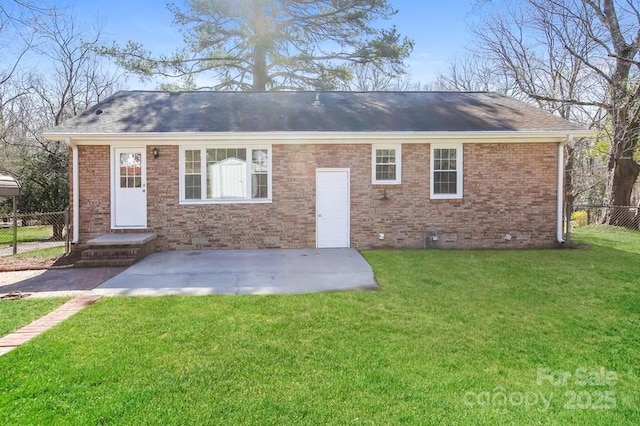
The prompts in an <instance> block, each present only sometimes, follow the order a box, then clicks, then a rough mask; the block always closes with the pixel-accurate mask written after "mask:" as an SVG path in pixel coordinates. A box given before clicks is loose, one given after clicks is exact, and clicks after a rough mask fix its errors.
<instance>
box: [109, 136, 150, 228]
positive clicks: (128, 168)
mask: <svg viewBox="0 0 640 426" xmlns="http://www.w3.org/2000/svg"><path fill="white" fill-rule="evenodd" d="M146 169H147V165H146V158H145V149H144V148H116V149H115V150H114V156H113V176H114V181H113V186H114V189H113V197H112V200H111V202H112V210H111V211H112V214H113V220H112V225H113V227H114V228H146V227H147V178H146Z"/></svg>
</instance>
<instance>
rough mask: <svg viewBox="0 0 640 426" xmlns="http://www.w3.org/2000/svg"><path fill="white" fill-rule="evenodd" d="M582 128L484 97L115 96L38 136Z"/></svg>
mask: <svg viewBox="0 0 640 426" xmlns="http://www.w3.org/2000/svg"><path fill="white" fill-rule="evenodd" d="M584 130H585V128H584V127H582V126H580V125H577V124H574V123H571V122H569V121H566V120H564V119H562V118H559V117H556V116H554V115H552V114H549V113H547V112H545V111H543V110H541V109H539V108H536V107H533V106H531V105H528V104H526V103H524V102H521V101H517V100H515V99H512V98H509V97H506V96H503V95H500V94H497V93H486V92H462V93H461V92H151V91H122V92H118V93H116V94H115V95H113V96H111V97H110V98H108V99H106V100H105V101H103V102H101V103H99V104H98V105H96V106H94V107H93V108H91V109H89V110H87V111H85V112H84V113H82V114H81V115H79V116H77V117H74V118H72V119H70V120H67V121H65V122H64V123H62V124H61V125H59V126H57V127H55V128H53V129H51V130H50V131H49V132H47V133H46V135H47V137H50V138H55V137H56V136H66V135H81V134H92V135H96V134H103V135H109V134H123V133H126V134H132V133H180V132H197V133H215V132H320V131H323V132H496V131H497V132H500V131H510V132H518V131H522V132H547V131H549V132H551V131H556V132H557V131H562V132H564V131H566V132H568V133H570V132H572V131H584Z"/></svg>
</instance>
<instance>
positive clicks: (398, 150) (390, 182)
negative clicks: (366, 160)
mask: <svg viewBox="0 0 640 426" xmlns="http://www.w3.org/2000/svg"><path fill="white" fill-rule="evenodd" d="M379 149H393V150H395V151H396V178H395V179H377V176H376V151H377V150H379ZM371 183H372V184H373V185H399V184H401V183H402V144H373V145H371Z"/></svg>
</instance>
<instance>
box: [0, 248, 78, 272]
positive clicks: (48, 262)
mask: <svg viewBox="0 0 640 426" xmlns="http://www.w3.org/2000/svg"><path fill="white" fill-rule="evenodd" d="M78 260H80V253H79V252H72V253H70V254H68V255H64V256H60V257H58V258H49V259H47V258H44V259H42V258H35V257H26V258H14V257H0V272H13V271H31V270H35V269H63V268H72V267H73V266H74V265H75V263H76V262H77V261H78Z"/></svg>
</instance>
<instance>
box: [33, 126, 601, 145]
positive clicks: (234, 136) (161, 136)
mask: <svg viewBox="0 0 640 426" xmlns="http://www.w3.org/2000/svg"><path fill="white" fill-rule="evenodd" d="M571 132H572V135H573V136H574V137H590V136H592V135H593V132H592V131H587V130H580V129H575V130H571ZM44 136H45V137H46V138H48V139H54V140H60V139H64V138H75V139H76V140H77V139H81V140H82V145H90V144H104V143H108V144H113V143H114V142H123V141H124V142H125V143H126V142H131V143H140V142H147V143H153V144H157V145H179V144H180V143H183V141H188V142H192V141H193V142H201V141H206V142H208V143H211V142H215V141H221V142H225V141H235V142H237V141H243V142H247V143H255V144H264V143H265V141H274V143H277V144H279V145H280V144H282V145H286V144H301V143H302V144H304V143H314V144H336V143H352V144H370V143H372V142H378V141H380V142H384V141H394V142H397V141H399V140H400V141H402V143H430V142H439V141H449V140H454V141H456V142H461V141H462V142H463V143H464V142H469V143H530V142H555V141H563V140H565V139H566V137H567V130H514V131H482V132H471V131H454V132H452V131H437V132H432V131H390V132H379V131H374V132H353V131H344V132H339V131H325V132H318V131H315V132H314V131H291V132H284V131H274V132H240V131H237V132H140V133H136V132H114V133H82V132H78V133H73V132H71V133H69V132H59V133H57V132H47V133H45V134H44Z"/></svg>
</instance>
